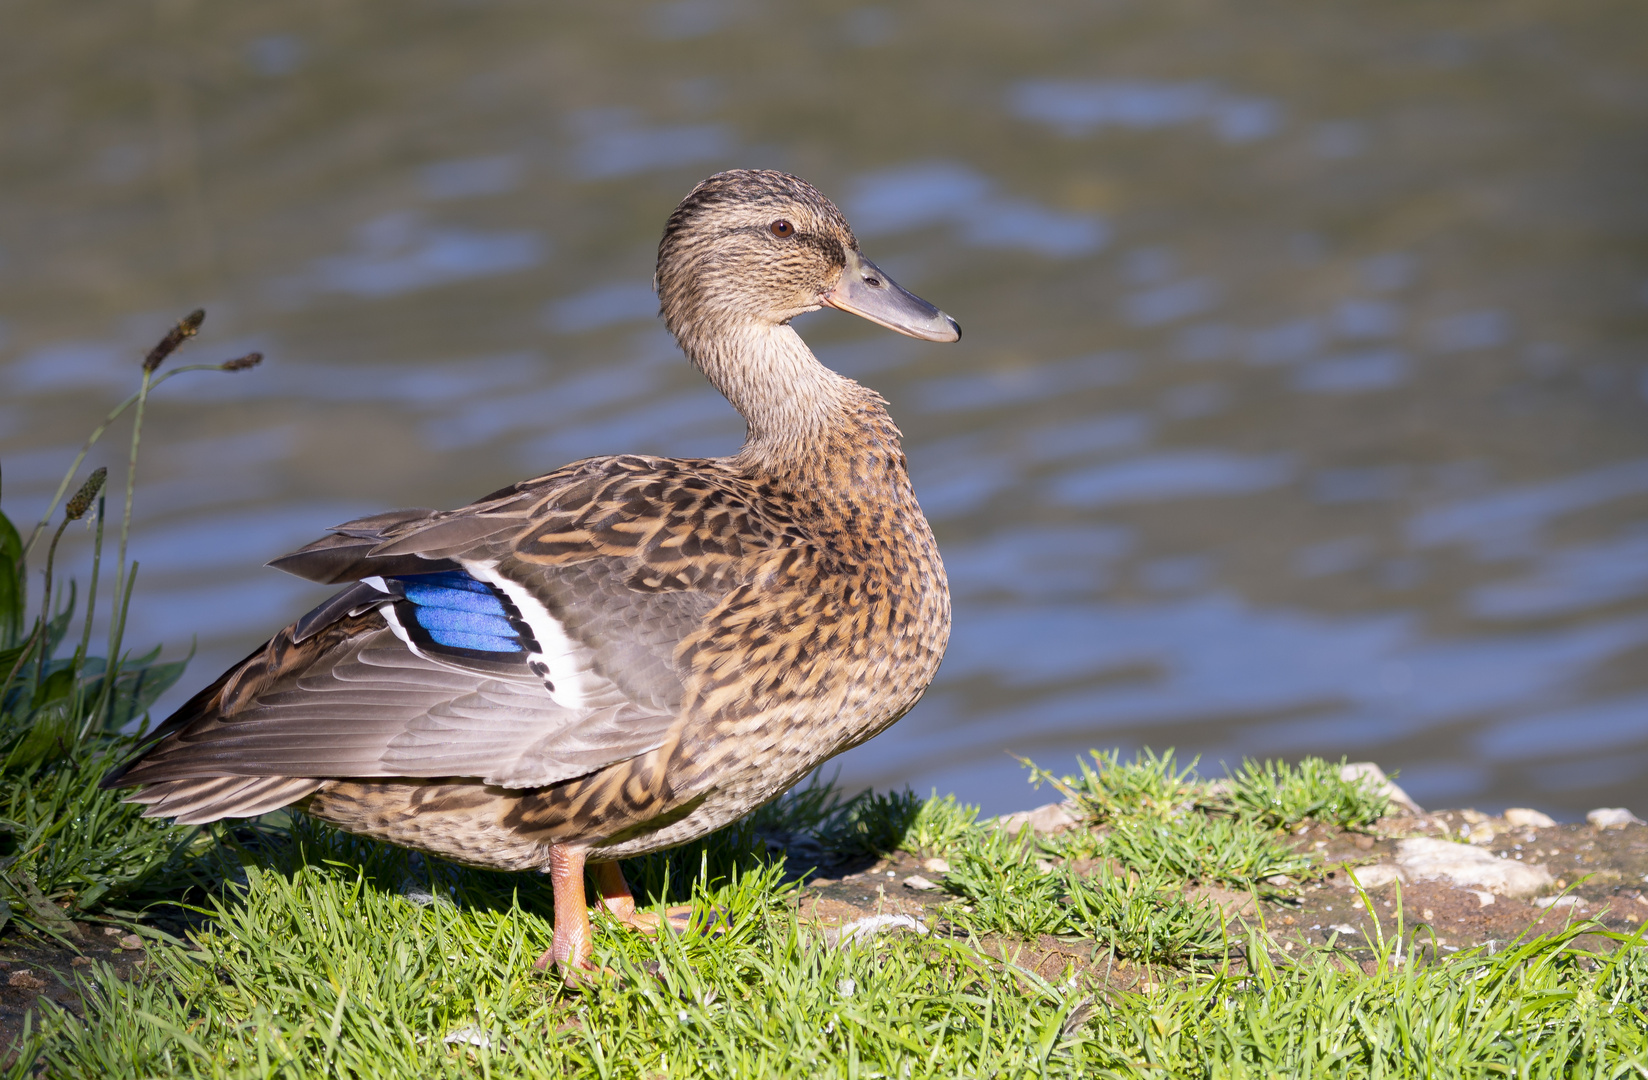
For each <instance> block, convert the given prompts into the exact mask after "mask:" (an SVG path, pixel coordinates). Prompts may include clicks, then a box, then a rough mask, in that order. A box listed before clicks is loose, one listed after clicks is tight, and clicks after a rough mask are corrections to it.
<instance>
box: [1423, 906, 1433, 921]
mask: <svg viewBox="0 0 1648 1080" xmlns="http://www.w3.org/2000/svg"><path fill="white" fill-rule="evenodd" d="M1420 914H1421V915H1423V916H1424V917H1425V921H1426V922H1430V921H1431V920H1432V919H1434V918H1436V912H1434V911H1432V910H1431V909H1430V908H1426V909H1425V910H1424V911H1422V912H1420Z"/></svg>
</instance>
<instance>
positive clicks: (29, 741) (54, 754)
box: [4, 698, 80, 772]
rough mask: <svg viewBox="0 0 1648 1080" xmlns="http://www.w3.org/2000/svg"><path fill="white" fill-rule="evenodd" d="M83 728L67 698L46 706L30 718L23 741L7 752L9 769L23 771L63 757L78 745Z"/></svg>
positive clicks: (9, 770)
mask: <svg viewBox="0 0 1648 1080" xmlns="http://www.w3.org/2000/svg"><path fill="white" fill-rule="evenodd" d="M79 727H80V725H79V723H78V722H77V721H76V718H75V715H74V712H73V710H72V709H71V708H70V704H69V701H68V699H67V698H58V699H57V700H56V701H53V702H51V703H49V704H47V705H45V706H43V707H42V708H40V709H39V710H37V711H36V712H35V714H34V716H33V717H32V718H31V719H30V721H29V728H28V731H27V732H26V733H25V734H24V735H23V738H22V741H20V742H19V743H18V744H17V745H16V746H14V747H12V748H11V753H9V754H7V755H6V763H5V765H4V769H5V771H7V772H12V771H22V770H25V769H29V768H32V767H34V766H35V765H38V764H40V763H42V762H45V761H52V760H55V759H56V758H60V757H63V756H64V755H65V754H67V753H69V752H70V751H71V750H72V749H73V748H74V742H75V737H76V735H78V734H79Z"/></svg>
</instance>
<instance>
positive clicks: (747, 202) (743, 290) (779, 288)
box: [654, 169, 961, 354]
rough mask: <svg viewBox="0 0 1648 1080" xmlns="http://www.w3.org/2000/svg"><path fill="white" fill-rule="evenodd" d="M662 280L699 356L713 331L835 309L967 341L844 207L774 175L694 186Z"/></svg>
mask: <svg viewBox="0 0 1648 1080" xmlns="http://www.w3.org/2000/svg"><path fill="white" fill-rule="evenodd" d="M654 284H655V285H656V287H657V290H658V299H659V305H660V307H661V309H662V311H663V316H664V322H665V324H666V325H667V326H668V327H669V329H670V332H671V333H672V334H674V335H675V336H676V338H677V339H679V340H680V341H681V342H682V344H683V345H684V346H686V347H687V351H688V353H689V354H693V353H695V352H696V350H695V349H694V348H693V345H694V341H695V339H702V338H703V337H704V336H705V335H706V334H714V333H726V332H728V331H729V330H732V329H733V328H736V327H748V326H752V325H755V326H759V325H762V324H765V325H768V326H777V325H782V324H784V323H787V322H789V321H790V320H791V319H793V318H794V317H795V316H797V315H800V314H802V313H803V312H807V311H816V310H818V309H819V308H820V307H823V306H825V305H828V306H830V307H835V308H840V309H841V310H842V311H848V312H851V313H852V314H854V315H858V316H861V317H863V318H866V319H869V320H870V321H871V322H873V323H878V324H880V325H882V326H885V327H887V328H888V329H889V330H896V331H898V332H899V333H901V334H907V335H909V336H910V337H914V338H922V339H924V340H926V341H955V340H957V339H958V338H960V337H961V327H959V326H958V325H956V321H955V320H954V319H952V318H950V316H948V315H946V314H945V313H944V312H942V311H940V310H939V309H938V308H936V307H934V306H933V305H932V304H929V303H928V302H927V301H925V300H923V299H921V298H920V297H918V296H915V295H913V294H911V293H909V292H907V291H905V290H904V289H902V288H900V287H899V285H898V283H897V282H895V281H893V279H892V278H890V277H888V276H887V275H886V274H885V273H883V272H882V270H881V268H880V267H878V266H876V264H875V263H873V262H871V261H870V260H869V259H867V258H865V257H864V255H863V253H862V252H860V251H859V250H858V239H857V238H856V237H855V236H853V230H852V227H851V226H850V225H848V224H847V219H846V218H845V217H843V216H842V213H841V211H840V210H838V209H836V207H835V204H834V203H832V202H830V200H829V199H827V198H825V197H824V196H823V195H822V194H821V193H820V192H819V191H818V189H816V188H814V187H813V186H812V185H811V184H809V183H807V182H806V181H805V180H802V179H800V178H798V177H794V176H790V175H789V174H788V173H781V172H775V171H772V170H769V169H734V170H731V171H729V172H723V173H716V174H715V175H714V176H712V177H710V178H709V179H707V180H705V181H704V182H703V183H701V184H699V185H698V186H697V187H696V188H694V189H693V190H692V193H691V194H689V195H688V196H687V197H686V198H685V199H683V200H682V201H681V204H680V205H679V206H677V207H676V208H675V212H674V213H673V214H671V215H670V219H669V223H668V224H667V225H666V226H665V227H664V239H663V241H662V242H661V243H660V244H659V245H658V269H657V276H656V277H655V279H654Z"/></svg>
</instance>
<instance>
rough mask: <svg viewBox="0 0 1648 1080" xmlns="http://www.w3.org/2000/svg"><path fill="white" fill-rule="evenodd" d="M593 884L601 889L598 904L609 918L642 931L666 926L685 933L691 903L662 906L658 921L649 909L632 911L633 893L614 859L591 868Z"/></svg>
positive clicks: (648, 932)
mask: <svg viewBox="0 0 1648 1080" xmlns="http://www.w3.org/2000/svg"><path fill="white" fill-rule="evenodd" d="M595 883H596V885H598V886H599V887H600V890H601V904H602V905H603V906H604V907H605V908H606V909H607V911H608V912H610V913H611V914H612V917H613V918H615V919H617V920H618V921H619V922H621V923H623V924H624V925H625V926H628V927H629V928H630V929H631V930H638V931H640V932H641V933H643V934H656V933H657V932H658V927H659V926H661V925H667V926H668V927H669V928H670V929H672V930H674V931H675V932H676V933H683V932H685V931H686V930H687V929H688V928H689V926H690V924H691V922H692V905H691V904H676V905H673V906H671V907H668V908H665V909H664V917H663V919H662V920H660V919H659V918H658V916H657V915H655V914H653V913H652V912H650V911H637V910H635V895H634V894H633V893H631V892H630V891H629V882H627V881H625V880H624V871H623V870H622V868H620V867H619V865H618V864H617V863H615V862H610V863H601V864H600V865H599V866H597V867H596V868H595Z"/></svg>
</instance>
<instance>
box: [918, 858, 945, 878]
mask: <svg viewBox="0 0 1648 1080" xmlns="http://www.w3.org/2000/svg"><path fill="white" fill-rule="evenodd" d="M921 868H922V869H923V870H928V871H931V872H932V873H935V874H948V873H949V872H950V861H949V860H948V859H941V858H939V857H938V856H937V855H934V856H933V857H932V858H931V859H923V860H921Z"/></svg>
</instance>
